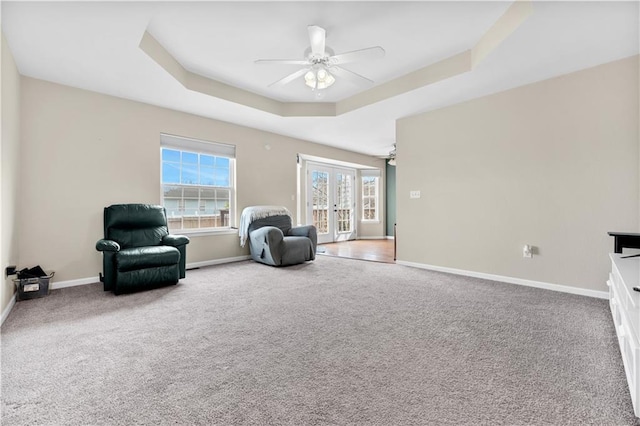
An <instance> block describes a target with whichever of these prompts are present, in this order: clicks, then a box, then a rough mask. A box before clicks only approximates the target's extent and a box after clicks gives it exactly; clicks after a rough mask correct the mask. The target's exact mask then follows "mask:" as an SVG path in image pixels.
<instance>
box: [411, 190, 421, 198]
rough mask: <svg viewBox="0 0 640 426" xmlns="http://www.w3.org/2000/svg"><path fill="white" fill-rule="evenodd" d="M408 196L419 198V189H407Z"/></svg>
mask: <svg viewBox="0 0 640 426" xmlns="http://www.w3.org/2000/svg"><path fill="white" fill-rule="evenodd" d="M409 198H420V191H409Z"/></svg>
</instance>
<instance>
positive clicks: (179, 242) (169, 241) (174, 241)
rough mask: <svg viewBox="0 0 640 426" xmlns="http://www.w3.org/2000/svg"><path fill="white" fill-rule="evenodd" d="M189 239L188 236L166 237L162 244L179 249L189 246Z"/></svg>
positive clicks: (163, 238)
mask: <svg viewBox="0 0 640 426" xmlns="http://www.w3.org/2000/svg"><path fill="white" fill-rule="evenodd" d="M189 241H190V240H189V237H187V236H186V235H172V234H169V235H165V236H164V237H162V244H164V245H166V246H173V247H178V246H183V245H185V244H189Z"/></svg>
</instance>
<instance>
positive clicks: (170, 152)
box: [162, 148, 180, 163]
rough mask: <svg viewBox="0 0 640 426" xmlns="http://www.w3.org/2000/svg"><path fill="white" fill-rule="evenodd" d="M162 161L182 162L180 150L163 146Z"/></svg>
mask: <svg viewBox="0 0 640 426" xmlns="http://www.w3.org/2000/svg"><path fill="white" fill-rule="evenodd" d="M162 161H172V162H174V163H179V162H180V151H176V150H175V149H167V148H162Z"/></svg>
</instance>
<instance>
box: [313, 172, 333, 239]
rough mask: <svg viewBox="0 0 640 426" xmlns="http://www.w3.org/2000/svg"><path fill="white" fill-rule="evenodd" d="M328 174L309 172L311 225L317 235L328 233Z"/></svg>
mask: <svg viewBox="0 0 640 426" xmlns="http://www.w3.org/2000/svg"><path fill="white" fill-rule="evenodd" d="M328 190H329V173H327V172H321V171H317V170H312V171H311V191H312V201H311V202H312V208H313V224H314V225H315V227H316V229H317V232H318V234H326V233H328V232H329V197H328Z"/></svg>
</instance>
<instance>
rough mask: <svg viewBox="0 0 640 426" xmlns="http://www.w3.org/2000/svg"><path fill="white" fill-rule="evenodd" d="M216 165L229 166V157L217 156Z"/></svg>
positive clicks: (226, 167)
mask: <svg viewBox="0 0 640 426" xmlns="http://www.w3.org/2000/svg"><path fill="white" fill-rule="evenodd" d="M216 167H220V168H225V169H228V168H229V159H228V158H226V157H216Z"/></svg>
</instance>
